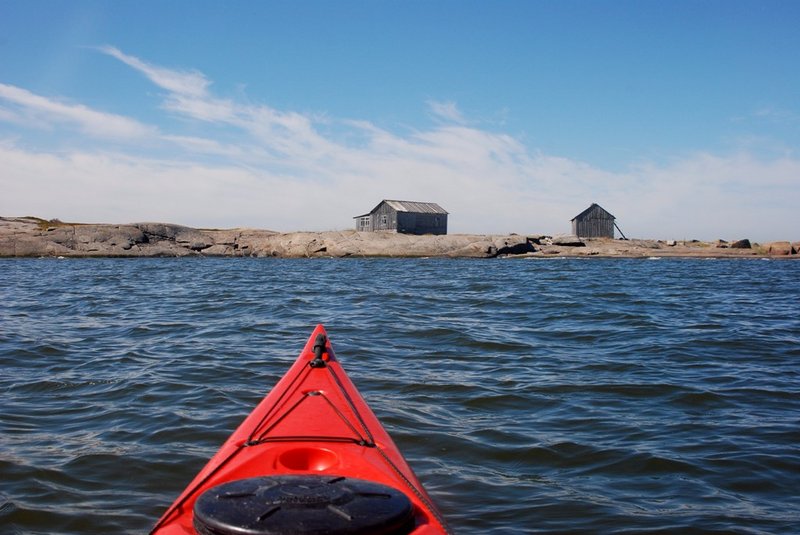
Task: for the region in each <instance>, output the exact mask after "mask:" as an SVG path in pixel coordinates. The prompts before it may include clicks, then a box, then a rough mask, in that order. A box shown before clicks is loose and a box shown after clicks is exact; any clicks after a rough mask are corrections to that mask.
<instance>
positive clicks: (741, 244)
mask: <svg viewBox="0 0 800 535" xmlns="http://www.w3.org/2000/svg"><path fill="white" fill-rule="evenodd" d="M751 248H752V245H751V244H750V240H748V239H746V238H745V239H744V240H736V241H735V242H733V243H732V244H731V249H751Z"/></svg>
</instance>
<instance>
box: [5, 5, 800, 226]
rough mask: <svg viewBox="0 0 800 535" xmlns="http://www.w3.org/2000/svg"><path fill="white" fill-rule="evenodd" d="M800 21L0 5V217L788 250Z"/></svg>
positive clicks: (767, 12) (605, 8)
mask: <svg viewBox="0 0 800 535" xmlns="http://www.w3.org/2000/svg"><path fill="white" fill-rule="evenodd" d="M798 27H800V2H796V1H783V2H775V1H769V0H759V1H735V0H725V1H701V0H695V1H670V2H662V1H649V0H637V1H599V0H598V1H589V0H582V1H575V2H572V1H535V0H528V1H492V2H489V1H469V0H460V1H443V0H442V1H436V0H425V1H422V0H420V1H378V0H375V1H364V2H350V1H337V2H330V1H325V2H317V1H308V2H303V1H296V2H290V1H281V2H270V1H262V2H230V1H228V2H221V1H220V2H212V1H204V2H197V1H192V2H187V1H177V0H171V1H168V2H155V1H148V0H144V1H138V2H134V1H127V0H119V1H103V2H101V1H92V2H90V1H81V0H74V1H46V2H45V1H37V0H27V1H21V0H17V1H8V0H0V189H1V190H2V193H0V215H4V216H19V215H36V216H40V217H45V218H60V219H62V220H70V221H83V222H90V221H97V222H114V223H125V222H135V221H146V220H149V221H152V220H156V221H165V222H174V223H181V224H186V225H191V226H198V227H258V228H269V229H274V230H284V231H291V230H329V229H345V228H350V227H352V225H353V222H352V217H353V216H356V215H359V214H361V213H363V212H366V211H368V210H370V209H371V208H372V207H373V206H375V205H376V204H377V203H378V202H379V201H380V200H381V199H384V198H388V199H404V200H416V201H433V202H438V203H439V204H441V205H442V206H443V207H444V208H445V209H447V210H448V211H449V212H450V213H451V215H450V230H451V232H469V233H504V232H517V233H545V234H561V233H567V232H568V231H569V229H570V227H569V220H570V219H571V218H572V217H573V216H575V215H576V214H578V213H579V212H581V211H582V210H583V209H584V208H586V207H587V206H588V205H589V204H590V203H592V202H597V203H599V204H601V205H602V206H603V207H605V208H606V209H607V210H609V211H610V212H612V213H613V214H614V215H615V216H616V217H617V220H618V223H619V225H620V227H621V228H622V230H623V231H624V232H625V234H626V235H627V236H629V237H643V238H665V239H669V238H674V239H690V238H698V239H715V238H724V239H738V238H745V237H747V238H750V239H754V240H758V241H767V240H777V239H798V231H799V230H800V224H799V223H800V216H798V199H800V32H799V31H797V28H798Z"/></svg>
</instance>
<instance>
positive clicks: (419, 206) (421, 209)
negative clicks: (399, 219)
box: [372, 199, 447, 214]
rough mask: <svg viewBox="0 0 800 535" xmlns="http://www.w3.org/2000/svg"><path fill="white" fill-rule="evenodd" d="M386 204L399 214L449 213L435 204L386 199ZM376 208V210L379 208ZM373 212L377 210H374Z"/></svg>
mask: <svg viewBox="0 0 800 535" xmlns="http://www.w3.org/2000/svg"><path fill="white" fill-rule="evenodd" d="M382 202H385V203H386V204H388V205H389V206H391V207H392V208H394V209H395V210H397V211H398V212H415V213H418V214H446V213H447V211H446V210H445V209H444V208H442V207H441V206H439V205H438V204H436V203H435V202H414V201H392V200H387V199H384V200H383V201H382ZM378 206H380V204H378ZM378 206H376V207H375V208H377V207H378ZM372 211H373V212H374V211H375V210H372Z"/></svg>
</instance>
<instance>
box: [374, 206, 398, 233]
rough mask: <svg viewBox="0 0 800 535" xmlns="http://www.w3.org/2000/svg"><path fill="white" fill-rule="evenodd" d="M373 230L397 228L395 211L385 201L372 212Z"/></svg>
mask: <svg viewBox="0 0 800 535" xmlns="http://www.w3.org/2000/svg"><path fill="white" fill-rule="evenodd" d="M372 229H373V230H397V211H396V210H395V209H394V208H392V207H391V206H389V205H388V204H386V203H383V204H381V205H380V206H378V208H377V210H375V211H374V212H373V213H372Z"/></svg>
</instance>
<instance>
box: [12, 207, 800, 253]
mask: <svg viewBox="0 0 800 535" xmlns="http://www.w3.org/2000/svg"><path fill="white" fill-rule="evenodd" d="M799 245H800V244H793V243H791V242H772V243H766V244H757V243H751V242H750V241H749V240H747V239H741V240H738V241H734V242H726V241H724V240H717V241H715V242H702V241H697V240H692V241H674V240H672V241H663V240H613V239H607V238H578V237H576V236H555V237H553V236H545V235H530V234H528V235H526V234H509V235H477V234H448V235H440V236H433V235H424V236H416V235H410V234H398V233H394V232H357V231H355V230H341V231H327V232H274V231H270V230H258V229H197V228H191V227H186V226H181V225H175V224H168V223H130V224H119V225H117V224H87V223H64V222H61V221H58V220H45V219H40V218H36V217H0V257H165V256H175V257H186V256H218V257H237V256H238V257H281V258H310V257H337V258H343V257H444V258H448V257H449V258H496V257H509V256H514V257H534V258H535V257H541V258H548V257H726V258H728V257H734V258H738V257H758V256H761V257H781V258H798V257H800V255H798V254H797V251H798V246H799Z"/></svg>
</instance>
